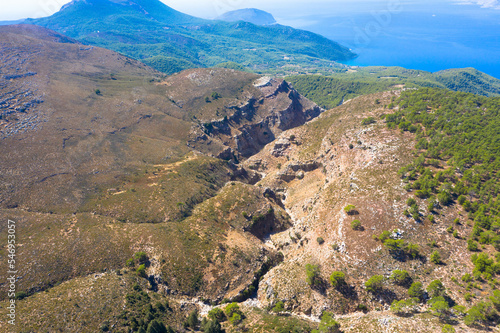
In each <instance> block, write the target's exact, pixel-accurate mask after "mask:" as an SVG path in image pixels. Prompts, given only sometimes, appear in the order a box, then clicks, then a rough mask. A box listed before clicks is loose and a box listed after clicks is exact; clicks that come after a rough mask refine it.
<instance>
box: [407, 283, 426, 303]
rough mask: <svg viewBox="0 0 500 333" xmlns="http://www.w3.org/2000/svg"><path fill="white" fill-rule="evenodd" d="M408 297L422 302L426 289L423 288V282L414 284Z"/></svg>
mask: <svg viewBox="0 0 500 333" xmlns="http://www.w3.org/2000/svg"><path fill="white" fill-rule="evenodd" d="M408 295H409V296H410V297H415V298H418V299H419V300H422V298H423V296H424V289H423V286H422V282H413V283H412V284H411V286H410V289H408Z"/></svg>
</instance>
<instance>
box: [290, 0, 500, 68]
mask: <svg viewBox="0 0 500 333" xmlns="http://www.w3.org/2000/svg"><path fill="white" fill-rule="evenodd" d="M313 12H315V13H314V14H313ZM318 12H321V13H322V14H319V15H318V14H317V13H318ZM295 22H298V23H300V24H298V23H297V24H296V25H298V26H299V25H300V28H302V29H306V30H311V31H314V32H316V33H319V34H322V35H324V36H326V37H328V38H330V39H332V40H335V41H338V42H340V43H341V44H343V45H346V46H348V47H350V48H351V49H352V50H353V51H354V52H356V53H357V54H358V55H359V57H358V58H357V59H356V60H354V61H351V62H349V63H348V64H350V65H360V66H378V65H381V66H401V67H405V68H410V69H421V70H426V71H431V72H435V71H439V70H443V69H448V68H464V67H474V68H476V69H478V70H480V71H483V72H485V73H487V74H489V75H492V76H495V77H497V78H500V10H499V9H494V8H481V7H480V6H478V5H474V4H469V5H462V4H460V5H459V4H456V3H453V2H447V1H437V2H422V1H420V2H419V3H418V4H417V3H414V2H410V1H397V0H389V1H387V2H382V1H375V2H359V1H358V2H356V1H355V2H352V3H351V5H350V6H349V5H343V6H337V8H336V5H335V3H332V5H331V7H328V8H325V7H323V8H322V10H321V11H319V9H315V8H314V7H312V8H311V10H310V12H309V13H306V15H302V16H298V17H295ZM285 23H286V22H285ZM290 23H291V25H293V24H294V21H290Z"/></svg>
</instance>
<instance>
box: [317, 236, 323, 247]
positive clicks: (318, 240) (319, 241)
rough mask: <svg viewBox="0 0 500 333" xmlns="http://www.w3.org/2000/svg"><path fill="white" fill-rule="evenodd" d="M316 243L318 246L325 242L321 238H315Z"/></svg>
mask: <svg viewBox="0 0 500 333" xmlns="http://www.w3.org/2000/svg"><path fill="white" fill-rule="evenodd" d="M316 241H317V242H318V244H319V245H322V244H323V243H324V242H325V240H324V239H323V237H318V238H316Z"/></svg>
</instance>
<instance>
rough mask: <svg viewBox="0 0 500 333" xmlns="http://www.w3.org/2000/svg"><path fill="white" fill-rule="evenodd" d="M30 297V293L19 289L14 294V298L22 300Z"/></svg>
mask: <svg viewBox="0 0 500 333" xmlns="http://www.w3.org/2000/svg"><path fill="white" fill-rule="evenodd" d="M26 297H28V294H27V293H26V292H25V291H19V292H17V293H16V294H15V295H14V299H16V300H18V301H20V300H22V299H24V298H26Z"/></svg>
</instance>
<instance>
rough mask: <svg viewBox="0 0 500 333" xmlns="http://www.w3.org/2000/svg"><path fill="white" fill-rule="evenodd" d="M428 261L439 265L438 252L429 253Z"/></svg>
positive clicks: (439, 256) (439, 257)
mask: <svg viewBox="0 0 500 333" xmlns="http://www.w3.org/2000/svg"><path fill="white" fill-rule="evenodd" d="M430 260H431V262H433V263H434V264H436V265H439V264H440V263H441V255H440V254H439V252H438V251H433V252H432V253H431V256H430Z"/></svg>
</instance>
